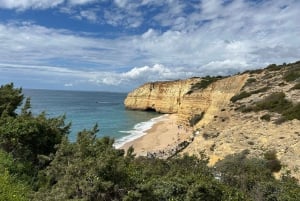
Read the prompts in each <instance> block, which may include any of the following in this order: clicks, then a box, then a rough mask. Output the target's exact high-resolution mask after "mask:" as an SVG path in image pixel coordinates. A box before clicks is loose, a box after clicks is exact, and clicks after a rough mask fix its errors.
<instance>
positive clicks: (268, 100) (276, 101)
mask: <svg viewBox="0 0 300 201" xmlns="http://www.w3.org/2000/svg"><path fill="white" fill-rule="evenodd" d="M291 106H292V102H290V101H288V100H287V99H285V93H283V92H275V93H272V94H270V95H269V96H267V97H265V98H264V99H263V100H261V101H259V102H257V103H256V106H255V107H254V110H255V111H260V110H269V111H271V112H277V113H282V112H283V111H285V110H287V109H289V108H290V107H291Z"/></svg>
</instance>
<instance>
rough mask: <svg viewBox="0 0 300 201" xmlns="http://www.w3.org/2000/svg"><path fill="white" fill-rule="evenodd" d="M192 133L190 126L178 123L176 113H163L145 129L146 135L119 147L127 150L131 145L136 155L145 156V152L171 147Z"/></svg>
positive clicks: (164, 149)
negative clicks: (159, 118) (158, 119)
mask: <svg viewBox="0 0 300 201" xmlns="http://www.w3.org/2000/svg"><path fill="white" fill-rule="evenodd" d="M191 135H192V128H190V127H183V126H182V125H179V124H178V119H177V115H176V114H170V115H165V116H164V117H163V119H162V120H161V121H159V122H157V123H156V124H154V125H153V127H152V128H151V129H149V130H147V131H146V135H144V136H142V137H140V138H137V139H136V140H133V141H131V142H128V143H126V144H125V145H123V146H122V147H121V148H122V149H125V150H127V149H128V148H129V147H130V146H133V148H134V150H135V151H134V152H135V154H137V156H146V155H147V152H151V153H153V152H159V151H166V150H169V149H172V148H173V147H174V146H176V145H178V144H179V143H180V142H183V141H184V140H187V139H188V138H189V137H190V136H191Z"/></svg>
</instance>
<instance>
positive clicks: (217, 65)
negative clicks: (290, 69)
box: [0, 0, 300, 92]
mask: <svg viewBox="0 0 300 201" xmlns="http://www.w3.org/2000/svg"><path fill="white" fill-rule="evenodd" d="M298 60H300V0H0V84H6V83H10V82H14V83H15V85H16V86H18V87H19V86H21V87H23V88H38V89H60V90H92V91H95V90H96V91H118V92H128V91H131V90H133V89H134V88H136V87H138V86H139V85H141V84H143V83H145V82H149V81H159V80H175V79H185V78H188V77H194V76H198V77H199V76H206V75H211V76H213V75H231V74H235V73H238V72H243V71H244V70H248V69H257V68H262V67H265V66H267V65H269V64H272V63H275V64H282V63H284V62H286V63H290V62H295V61H298Z"/></svg>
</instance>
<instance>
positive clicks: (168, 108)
mask: <svg viewBox="0 0 300 201" xmlns="http://www.w3.org/2000/svg"><path fill="white" fill-rule="evenodd" d="M199 80H200V78H191V79H187V80H179V81H166V82H153V83H146V84H144V85H142V86H141V87H139V88H137V89H135V90H134V91H132V92H131V93H129V94H128V96H127V98H126V99H125V102H124V103H125V107H126V108H128V109H134V110H155V111H157V112H160V113H166V114H172V113H177V112H178V110H179V107H180V105H181V102H182V99H183V96H184V94H186V93H187V92H188V91H189V90H190V88H191V86H192V84H195V83H197V82H199Z"/></svg>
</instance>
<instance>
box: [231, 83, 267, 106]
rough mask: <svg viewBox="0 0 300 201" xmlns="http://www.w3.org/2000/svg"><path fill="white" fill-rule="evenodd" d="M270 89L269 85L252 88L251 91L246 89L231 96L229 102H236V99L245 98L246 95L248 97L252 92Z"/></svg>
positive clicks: (256, 92)
mask: <svg viewBox="0 0 300 201" xmlns="http://www.w3.org/2000/svg"><path fill="white" fill-rule="evenodd" d="M269 89H270V87H262V88H260V89H257V90H253V91H250V92H247V91H242V92H241V93H239V94H237V95H235V96H233V97H232V98H231V99H230V101H231V102H233V103H234V102H236V101H238V100H241V99H243V98H247V97H250V96H251V95H252V94H258V93H262V92H266V91H268V90H269Z"/></svg>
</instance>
